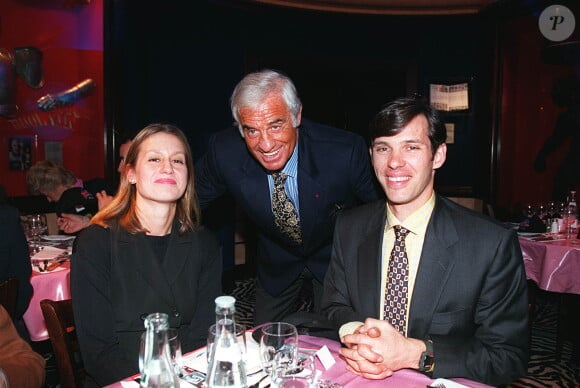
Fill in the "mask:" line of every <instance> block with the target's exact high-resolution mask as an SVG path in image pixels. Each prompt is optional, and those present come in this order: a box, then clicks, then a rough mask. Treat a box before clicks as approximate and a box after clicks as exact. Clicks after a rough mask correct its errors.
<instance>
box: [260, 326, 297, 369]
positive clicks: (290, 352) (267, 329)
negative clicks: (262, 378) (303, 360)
mask: <svg viewBox="0 0 580 388" xmlns="http://www.w3.org/2000/svg"><path fill="white" fill-rule="evenodd" d="M260 330H261V331H262V334H261V337H260V361H261V362H262V368H263V370H264V372H266V374H269V375H271V373H272V370H273V366H274V365H273V364H274V361H275V362H276V367H277V368H282V367H283V366H284V368H285V369H288V370H289V369H292V368H295V366H296V357H297V353H298V331H297V330H296V327H295V326H294V325H292V324H290V323H286V322H271V323H267V324H265V325H263V326H262V327H261V329H260Z"/></svg>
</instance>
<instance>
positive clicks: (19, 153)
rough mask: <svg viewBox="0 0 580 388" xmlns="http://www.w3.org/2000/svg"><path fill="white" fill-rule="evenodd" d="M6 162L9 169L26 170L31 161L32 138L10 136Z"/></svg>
mask: <svg viewBox="0 0 580 388" xmlns="http://www.w3.org/2000/svg"><path fill="white" fill-rule="evenodd" d="M8 163H9V166H8V167H9V168H10V170H28V169H29V168H30V165H31V163H32V139H31V138H29V137H11V138H9V139H8Z"/></svg>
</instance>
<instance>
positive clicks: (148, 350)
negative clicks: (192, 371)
mask: <svg viewBox="0 0 580 388" xmlns="http://www.w3.org/2000/svg"><path fill="white" fill-rule="evenodd" d="M168 328H169V317H168V315H167V314H163V313H153V314H149V315H148V316H147V318H145V329H146V330H147V331H146V332H145V350H144V355H143V374H142V375H141V387H147V388H176V387H179V380H178V378H177V375H176V374H175V371H174V369H173V367H172V365H171V356H170V350H169V342H168V340H167V329H168Z"/></svg>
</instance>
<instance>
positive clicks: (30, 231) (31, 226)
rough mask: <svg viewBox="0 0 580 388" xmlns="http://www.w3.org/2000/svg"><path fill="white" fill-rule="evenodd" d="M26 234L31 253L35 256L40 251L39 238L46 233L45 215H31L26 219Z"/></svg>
mask: <svg viewBox="0 0 580 388" xmlns="http://www.w3.org/2000/svg"><path fill="white" fill-rule="evenodd" d="M26 226H27V228H26V233H27V235H28V237H29V239H30V242H31V244H30V245H31V247H32V253H33V254H36V253H38V252H40V250H41V249H42V248H41V246H40V236H42V235H43V234H44V233H46V231H47V229H48V226H47V224H46V215H45V214H31V215H29V216H28V217H27V219H26Z"/></svg>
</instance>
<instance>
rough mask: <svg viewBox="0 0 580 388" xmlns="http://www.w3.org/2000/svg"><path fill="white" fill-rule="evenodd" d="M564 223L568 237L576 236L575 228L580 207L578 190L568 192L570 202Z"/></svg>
mask: <svg viewBox="0 0 580 388" xmlns="http://www.w3.org/2000/svg"><path fill="white" fill-rule="evenodd" d="M565 217H566V218H565V219H564V225H565V228H566V238H567V239H571V238H573V237H575V233H574V228H576V223H577V217H578V208H577V207H576V190H570V193H569V194H568V204H567V205H566V215H565Z"/></svg>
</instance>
